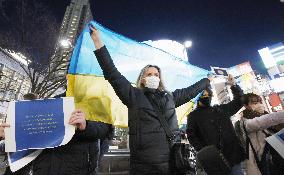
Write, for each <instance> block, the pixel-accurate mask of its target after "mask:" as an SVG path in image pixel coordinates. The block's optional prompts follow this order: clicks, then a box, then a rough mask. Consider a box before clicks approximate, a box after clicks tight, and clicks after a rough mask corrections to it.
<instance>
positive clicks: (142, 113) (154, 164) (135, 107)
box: [95, 46, 209, 174]
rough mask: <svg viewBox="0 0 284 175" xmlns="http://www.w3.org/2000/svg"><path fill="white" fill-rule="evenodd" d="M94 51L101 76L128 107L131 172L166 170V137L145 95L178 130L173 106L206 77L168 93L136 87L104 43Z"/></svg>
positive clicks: (192, 94) (199, 86) (198, 88)
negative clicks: (123, 72)
mask: <svg viewBox="0 0 284 175" xmlns="http://www.w3.org/2000/svg"><path fill="white" fill-rule="evenodd" d="M95 55H96V57H97V59H98V62H99V64H100V66H101V68H102V70H103V73H104V76H105V78H106V79H107V80H108V81H109V82H110V84H111V85H112V87H113V88H114V90H115V92H116V94H117V96H118V97H119V98H120V100H121V101H122V102H123V104H125V105H126V106H127V107H128V126H129V146H130V168H131V170H130V172H131V174H138V173H139V174H143V173H142V170H143V171H146V172H145V173H146V174H147V173H148V174H149V173H153V172H156V171H157V170H158V171H159V169H160V170H161V171H165V172H167V169H168V162H169V153H170V151H169V149H170V148H169V142H168V138H167V137H166V134H165V131H164V129H163V128H162V127H161V124H160V122H159V120H158V116H157V114H156V112H155V109H154V108H153V106H152V105H151V103H150V101H149V99H148V98H149V97H151V96H153V95H154V96H155V98H156V100H157V101H158V103H159V104H162V106H163V107H162V108H163V109H164V117H165V118H166V120H167V122H168V124H169V126H170V128H171V130H172V131H175V130H178V122H177V116H176V112H175V108H176V107H178V106H180V105H183V104H184V103H186V102H188V101H189V100H190V99H192V98H193V97H195V96H196V95H197V94H198V93H200V92H201V91H202V90H203V89H205V88H206V87H207V86H208V85H209V80H208V79H202V80H201V81H199V82H197V83H196V84H194V85H192V86H190V87H188V88H184V89H178V90H175V91H174V92H173V93H172V94H169V93H166V92H160V91H159V90H150V89H148V88H144V89H139V88H135V87H133V86H132V85H131V84H130V83H129V81H128V80H127V79H126V78H125V77H124V76H122V75H121V73H120V72H119V71H118V70H117V69H116V67H115V65H114V64H113V61H112V59H111V57H110V55H109V53H108V51H107V49H106V47H105V46H104V47H102V48H101V49H99V50H96V51H95ZM160 165H162V166H160ZM150 169H152V170H153V171H151V170H150Z"/></svg>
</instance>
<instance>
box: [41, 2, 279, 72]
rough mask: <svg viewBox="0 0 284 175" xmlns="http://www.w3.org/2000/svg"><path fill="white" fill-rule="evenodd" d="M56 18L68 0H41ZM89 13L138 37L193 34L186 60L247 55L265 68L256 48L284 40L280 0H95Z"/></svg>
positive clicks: (211, 61) (222, 62)
mask: <svg viewBox="0 0 284 175" xmlns="http://www.w3.org/2000/svg"><path fill="white" fill-rule="evenodd" d="M43 1H45V3H46V4H47V7H48V8H50V10H51V11H53V13H54V15H55V16H56V18H57V19H58V21H61V20H62V18H63V15H64V11H65V9H66V5H68V3H69V2H70V1H69V0H60V1H58V0H49V1H47V0H43ZM92 9H93V16H94V19H95V20H96V21H98V22H99V23H101V24H102V25H104V26H106V27H108V28H109V29H111V30H113V31H115V32H117V33H120V34H122V35H124V36H127V37H129V38H131V39H134V40H137V41H145V40H158V39H171V40H176V41H178V42H181V43H182V42H183V41H185V40H189V39H190V40H192V41H193V47H192V48H190V49H189V50H188V52H189V62H190V63H192V64H194V65H196V66H199V67H202V68H205V69H209V66H219V67H231V66H234V65H236V64H240V63H242V62H245V61H250V62H251V64H252V66H253V69H256V70H257V71H260V72H263V73H264V72H265V71H264V65H263V63H262V61H261V59H260V56H259V55H258V52H257V50H258V49H261V48H263V47H266V46H269V45H272V44H276V43H278V42H282V41H284V3H281V2H280V0H257V1H256V0H253V1H252V0H238V1H236V0H206V1H205V0H174V1H173V0H94V1H93V3H92Z"/></svg>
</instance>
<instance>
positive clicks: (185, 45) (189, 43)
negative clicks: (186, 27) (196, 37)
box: [183, 40, 192, 60]
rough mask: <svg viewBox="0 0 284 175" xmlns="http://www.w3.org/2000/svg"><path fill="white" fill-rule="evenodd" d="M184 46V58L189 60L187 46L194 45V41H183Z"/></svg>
mask: <svg viewBox="0 0 284 175" xmlns="http://www.w3.org/2000/svg"><path fill="white" fill-rule="evenodd" d="M183 46H184V49H183V55H184V58H186V59H187V60H188V56H187V51H186V49H187V48H190V47H191V46H192V41H190V40H188V41H185V42H184V43H183Z"/></svg>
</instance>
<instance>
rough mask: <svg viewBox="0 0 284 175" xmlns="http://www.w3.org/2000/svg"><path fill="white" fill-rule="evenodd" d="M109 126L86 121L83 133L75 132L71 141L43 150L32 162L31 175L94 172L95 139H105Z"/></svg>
mask: <svg viewBox="0 0 284 175" xmlns="http://www.w3.org/2000/svg"><path fill="white" fill-rule="evenodd" d="M110 129H111V125H109V124H105V123H101V122H95V121H87V126H86V129H85V130H84V131H79V130H76V132H75V135H74V136H73V138H72V140H71V141H70V142H69V143H68V144H66V145H64V146H60V147H58V148H52V149H45V150H43V152H42V153H41V154H40V155H39V156H38V157H37V158H36V159H35V160H34V162H33V175H88V174H89V173H90V172H92V171H94V168H95V167H96V164H97V160H92V159H94V156H93V154H98V143H97V139H100V138H105V137H106V136H107V135H108V133H109V132H110Z"/></svg>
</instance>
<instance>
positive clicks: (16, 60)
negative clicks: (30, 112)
mask: <svg viewBox="0 0 284 175" xmlns="http://www.w3.org/2000/svg"><path fill="white" fill-rule="evenodd" d="M20 64H22V65H23V66H27V62H26V60H25V59H23V58H21V57H20V56H19V54H16V53H15V52H12V51H9V50H5V49H2V48H0V80H1V81H0V113H2V114H5V113H6V110H7V106H8V102H9V101H11V100H18V99H22V97H23V95H24V94H26V93H27V92H29V90H30V81H29V78H28V77H27V74H26V73H25V72H24V70H23V69H22V67H21V66H20Z"/></svg>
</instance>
